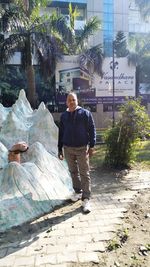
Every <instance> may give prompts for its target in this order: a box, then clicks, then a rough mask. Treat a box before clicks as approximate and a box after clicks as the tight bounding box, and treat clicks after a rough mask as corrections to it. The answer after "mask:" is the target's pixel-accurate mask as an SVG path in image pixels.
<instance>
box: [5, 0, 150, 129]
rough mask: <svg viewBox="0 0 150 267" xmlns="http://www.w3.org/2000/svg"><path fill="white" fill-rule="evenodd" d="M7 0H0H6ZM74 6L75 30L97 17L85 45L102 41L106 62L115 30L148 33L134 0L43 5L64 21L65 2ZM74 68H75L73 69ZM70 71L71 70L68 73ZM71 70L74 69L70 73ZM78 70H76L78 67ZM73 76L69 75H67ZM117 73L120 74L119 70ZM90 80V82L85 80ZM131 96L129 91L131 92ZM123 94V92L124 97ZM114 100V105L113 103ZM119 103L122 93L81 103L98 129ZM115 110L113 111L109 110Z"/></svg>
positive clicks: (76, 80) (59, 0) (59, 1)
mask: <svg viewBox="0 0 150 267" xmlns="http://www.w3.org/2000/svg"><path fill="white" fill-rule="evenodd" d="M7 2H9V0H2V1H0V3H7ZM70 2H71V3H72V6H73V7H75V6H77V7H78V10H79V12H80V15H79V16H78V17H77V19H76V21H75V30H76V31H78V30H80V28H82V27H83V25H84V23H85V21H86V20H87V19H89V18H90V17H93V16H97V17H99V18H100V20H101V29H100V30H99V31H98V32H97V33H96V34H95V35H93V36H92V37H90V39H89V47H92V46H94V45H97V44H102V46H103V50H104V53H105V56H106V57H108V58H110V63H111V60H112V57H113V41H114V40H115V37H116V34H117V33H118V32H119V31H122V32H123V33H124V36H125V37H126V38H127V40H128V36H129V35H130V34H134V33H141V34H145V33H146V34H147V33H149V32H150V21H144V20H143V19H142V18H141V15H140V12H139V10H138V8H137V6H136V5H135V3H134V0H71V1H70V0H55V1H52V2H51V3H50V4H49V6H48V7H47V11H48V12H49V13H52V12H53V11H54V10H55V11H57V12H58V13H61V14H63V15H64V16H65V17H66V20H67V21H68V20H69V11H68V5H69V3H70ZM11 63H12V64H19V57H18V54H16V57H15V58H13V59H12V61H11ZM77 70H78V68H77ZM109 71H110V70H109ZM68 73H69V72H67V71H66V70H65V71H63V72H61V76H62V77H65V78H63V79H67V80H69V77H67V75H69V74H68ZM70 73H71V72H70ZM73 73H74V72H73ZM78 73H79V70H78ZM70 75H73V74H70ZM82 75H83V74H82ZM120 75H124V74H123V73H121V74H120ZM81 80H82V81H84V83H83V82H82V83H83V86H85V84H87V80H85V79H84V80H83V77H82V79H81V77H80V76H79V74H78V76H77V77H74V84H75V86H77V85H78V84H79V82H80V81H81ZM88 83H91V82H88ZM129 96H130V95H129ZM132 96H133V93H132ZM124 97H126V95H125V96H124ZM114 100H115V105H114ZM122 103H123V96H122V95H121V98H118V94H117V96H115V95H113V97H110V96H108V95H106V96H104V97H103V99H102V100H100V101H99V102H94V101H93V100H91V102H90V101H87V103H86V101H85V102H84V106H85V107H88V108H89V109H91V111H93V116H94V118H95V121H96V126H97V127H98V128H106V127H107V126H108V125H110V123H111V121H112V113H113V112H115V118H116V119H117V118H118V116H119V113H118V107H119V106H120V105H121V104H122ZM113 109H115V110H113ZM62 110H63V107H62V106H60V109H59V108H58V109H57V111H60V112H61V111H62ZM53 115H54V118H55V120H59V116H60V113H59V112H54V113H53Z"/></svg>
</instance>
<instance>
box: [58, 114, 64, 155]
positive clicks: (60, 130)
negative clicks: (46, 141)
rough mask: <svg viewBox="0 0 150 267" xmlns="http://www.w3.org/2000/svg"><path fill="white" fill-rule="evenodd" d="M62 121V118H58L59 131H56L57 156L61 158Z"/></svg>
mask: <svg viewBox="0 0 150 267" xmlns="http://www.w3.org/2000/svg"><path fill="white" fill-rule="evenodd" d="M63 131H64V130H63V123H62V118H61V119H60V125H59V132H58V158H59V159H60V160H63V150H62V148H63Z"/></svg>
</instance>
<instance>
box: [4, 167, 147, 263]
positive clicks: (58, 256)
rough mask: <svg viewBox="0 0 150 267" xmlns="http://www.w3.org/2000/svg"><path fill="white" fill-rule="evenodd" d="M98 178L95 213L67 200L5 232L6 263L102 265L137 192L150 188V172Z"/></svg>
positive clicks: (95, 186) (93, 205)
mask: <svg viewBox="0 0 150 267" xmlns="http://www.w3.org/2000/svg"><path fill="white" fill-rule="evenodd" d="M110 176H111V177H108V176H107V175H106V176H105V175H103V177H101V175H100V174H99V176H97V177H96V176H93V196H92V200H91V204H92V212H91V213H89V214H87V215H85V214H82V211H81V201H78V202H77V203H74V204H72V203H69V202H68V203H67V202H66V203H65V204H64V205H63V206H61V207H58V208H57V209H56V210H55V211H54V212H52V213H50V214H47V215H45V216H43V217H41V218H39V219H37V220H35V221H33V222H32V223H28V224H25V225H23V226H20V227H17V228H14V229H11V230H9V231H7V233H3V234H1V235H0V267H5V266H7V267H20V266H22V267H25V266H28V267H37V266H40V267H50V266H54V267H69V266H71V264H72V263H79V264H80V263H86V262H87V263H88V262H94V263H98V262H99V259H100V256H101V253H102V252H104V251H105V249H106V245H107V241H108V240H110V239H112V238H113V237H114V235H115V232H116V230H117V229H118V228H119V227H121V225H122V222H123V220H122V218H123V217H124V214H125V212H126V211H127V209H128V206H129V205H130V202H132V200H133V198H134V197H135V195H136V194H137V192H138V191H139V190H141V189H144V188H150V172H138V173H137V172H134V171H131V172H129V173H128V174H127V175H126V176H125V177H124V178H120V177H118V178H117V177H116V176H115V175H113V174H110Z"/></svg>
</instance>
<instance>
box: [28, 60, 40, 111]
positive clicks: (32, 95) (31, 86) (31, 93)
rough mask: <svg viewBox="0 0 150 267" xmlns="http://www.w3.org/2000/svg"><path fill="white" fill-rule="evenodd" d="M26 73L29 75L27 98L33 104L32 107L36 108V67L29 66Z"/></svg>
mask: <svg viewBox="0 0 150 267" xmlns="http://www.w3.org/2000/svg"><path fill="white" fill-rule="evenodd" d="M26 73H27V83H28V91H27V98H28V100H29V102H30V104H31V107H32V108H36V102H37V101H36V100H37V96H36V86H35V73H34V67H33V66H32V65H29V66H27V67H26Z"/></svg>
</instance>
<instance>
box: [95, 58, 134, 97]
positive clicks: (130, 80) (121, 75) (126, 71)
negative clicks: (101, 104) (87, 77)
mask: <svg viewBox="0 0 150 267" xmlns="http://www.w3.org/2000/svg"><path fill="white" fill-rule="evenodd" d="M113 65H114V76H113ZM103 72H104V76H103V78H101V77H99V76H98V75H97V74H95V73H94V75H93V82H92V87H95V88H96V96H97V97H103V96H112V95H113V77H114V94H115V96H133V97H134V96H135V66H133V65H132V66H129V65H128V62H127V58H116V59H115V60H114V64H113V60H112V58H105V59H104V63H103Z"/></svg>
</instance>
